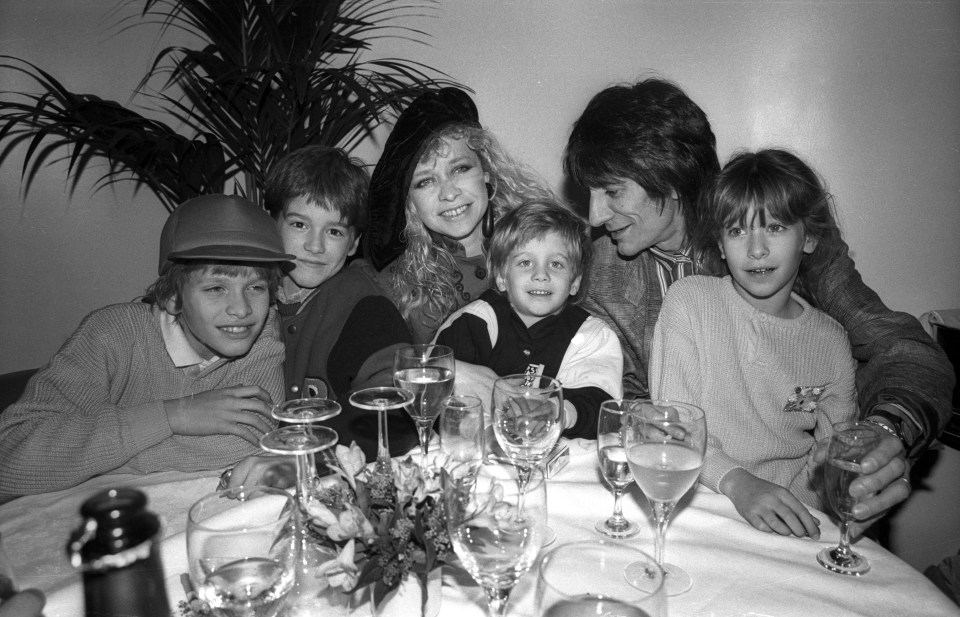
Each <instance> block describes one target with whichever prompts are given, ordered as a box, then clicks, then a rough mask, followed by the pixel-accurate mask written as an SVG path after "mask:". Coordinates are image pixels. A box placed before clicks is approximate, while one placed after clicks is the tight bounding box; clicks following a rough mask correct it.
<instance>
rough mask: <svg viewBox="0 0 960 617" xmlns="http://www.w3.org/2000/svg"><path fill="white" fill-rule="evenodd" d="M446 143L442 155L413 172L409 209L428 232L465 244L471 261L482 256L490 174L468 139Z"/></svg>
mask: <svg viewBox="0 0 960 617" xmlns="http://www.w3.org/2000/svg"><path fill="white" fill-rule="evenodd" d="M443 141H444V143H445V144H446V146H447V147H446V148H445V149H444V150H443V152H441V153H440V154H436V155H432V156H428V158H427V159H426V160H425V161H420V162H419V163H418V164H417V166H416V168H414V170H413V176H412V178H411V180H410V191H409V193H408V198H407V199H408V202H409V207H411V208H413V210H415V211H416V213H417V216H418V217H419V218H420V220H421V221H423V224H424V225H425V226H426V228H427V229H429V230H430V231H432V232H434V233H438V234H441V235H443V236H446V237H448V238H450V239H453V240H457V241H459V242H460V243H462V244H463V245H464V248H465V249H466V251H467V256H468V257H470V256H473V255H479V254H480V253H481V252H482V251H481V242H482V239H483V238H482V233H481V230H480V221H481V220H483V215H484V213H485V212H486V211H487V187H486V182H487V180H488V179H489V174H487V173H485V172H484V171H483V167H482V165H481V163H480V157H479V156H477V153H476V152H474V151H473V150H471V149H470V148H469V146H467V140H466V139H453V138H444V139H443Z"/></svg>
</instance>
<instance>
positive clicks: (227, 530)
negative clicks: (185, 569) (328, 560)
mask: <svg viewBox="0 0 960 617" xmlns="http://www.w3.org/2000/svg"><path fill="white" fill-rule="evenodd" d="M296 512H297V508H296V506H295V504H294V501H293V498H292V497H291V496H290V495H289V494H288V493H287V492H286V491H282V490H280V489H274V488H268V487H263V486H253V487H245V486H238V487H235V488H230V489H225V490H222V491H218V492H216V493H213V494H211V495H208V496H206V497H204V498H203V499H201V500H199V501H198V502H196V503H195V504H194V505H193V506H192V507H191V508H190V512H189V514H188V516H187V559H188V563H189V568H190V578H191V579H192V580H193V585H194V587H195V588H196V589H197V593H198V595H199V596H200V599H201V600H203V601H204V602H206V603H207V604H209V605H210V608H211V609H212V610H213V614H214V615H216V616H217V617H274V616H275V615H276V614H277V613H278V612H279V611H280V609H281V608H282V607H283V604H284V600H285V598H286V597H287V595H288V594H289V593H290V591H291V589H293V586H294V582H295V579H296V576H295V568H294V563H295V559H296V554H297V541H296V538H297V533H296V516H297V515H296ZM132 591H134V590H132Z"/></svg>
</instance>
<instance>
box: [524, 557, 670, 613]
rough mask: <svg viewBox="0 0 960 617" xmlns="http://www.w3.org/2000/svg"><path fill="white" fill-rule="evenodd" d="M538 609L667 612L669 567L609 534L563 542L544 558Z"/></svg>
mask: <svg viewBox="0 0 960 617" xmlns="http://www.w3.org/2000/svg"><path fill="white" fill-rule="evenodd" d="M536 614H537V615H543V616H544V617H587V616H591V617H593V616H596V615H604V616H605V617H666V615H667V601H666V594H665V592H664V586H663V570H661V569H660V566H658V565H657V562H656V561H655V560H654V559H653V558H652V557H650V556H649V555H647V554H646V553H644V552H643V551H641V550H640V549H637V548H634V547H632V546H630V545H629V544H623V543H619V542H612V541H609V540H605V539H598V540H586V541H583V542H572V543H569V544H561V545H560V546H558V547H556V548H555V549H553V550H551V551H550V552H548V553H547V554H546V555H544V556H543V559H541V560H540V567H539V568H538V575H537V613H536Z"/></svg>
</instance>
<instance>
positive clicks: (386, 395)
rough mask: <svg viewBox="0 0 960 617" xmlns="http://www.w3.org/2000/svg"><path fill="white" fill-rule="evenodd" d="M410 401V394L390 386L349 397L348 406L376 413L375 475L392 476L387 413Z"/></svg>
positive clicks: (358, 392)
mask: <svg viewBox="0 0 960 617" xmlns="http://www.w3.org/2000/svg"><path fill="white" fill-rule="evenodd" d="M411 401H413V394H412V393H411V392H408V391H406V390H403V389H402V388H394V387H391V386H383V387H379V388H364V389H363V390H357V391H356V392H354V393H353V394H351V395H350V404H351V405H353V406H354V407H359V408H360V409H370V410H374V411H376V412H377V462H376V463H375V464H374V466H373V471H374V473H376V474H377V475H381V476H391V477H392V476H393V470H392V468H391V467H390V447H389V445H388V444H389V443H390V440H389V436H388V435H387V412H388V411H389V410H391V409H396V408H397V407H405V406H407V405H409V404H410V403H411Z"/></svg>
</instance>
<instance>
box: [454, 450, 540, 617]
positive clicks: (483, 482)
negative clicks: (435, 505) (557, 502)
mask: <svg viewBox="0 0 960 617" xmlns="http://www.w3.org/2000/svg"><path fill="white" fill-rule="evenodd" d="M511 469H512V468H510V467H506V466H505V465H503V464H500V463H496V462H485V463H481V464H479V465H477V464H475V463H473V462H468V463H462V464H460V465H455V466H453V467H452V468H451V469H449V470H447V469H443V470H442V471H441V483H442V486H443V494H444V503H445V506H446V515H447V531H448V532H449V534H450V542H451V544H452V545H453V550H454V552H455V553H456V554H457V557H459V558H460V561H461V562H462V563H463V566H464V568H465V569H466V571H467V572H468V573H469V574H470V576H471V577H473V579H474V580H475V581H477V583H479V584H480V586H481V587H483V591H484V593H485V595H486V597H487V608H488V611H489V614H490V617H502V616H503V615H506V614H507V602H508V601H509V599H510V592H511V591H512V590H513V587H514V586H515V585H516V584H517V581H519V580H520V578H521V577H522V576H523V575H524V574H525V573H526V572H527V571H528V570H529V569H530V567H531V566H532V565H533V563H534V562H535V561H536V559H537V553H539V551H540V546H541V545H542V543H543V530H544V528H545V527H544V521H543V512H542V510H540V509H539V508H534V507H528V508H524V507H523V506H522V505H521V504H522V501H523V499H522V496H523V491H521V490H520V486H519V484H518V483H517V481H516V479H515V477H514V476H515V472H514V473H511ZM527 491H529V492H530V493H531V495H530V497H529V498H528V499H527V501H530V502H533V501H537V502H538V503H539V502H542V503H545V502H546V489H545V484H544V481H543V474H542V473H541V472H540V471H539V470H536V471H534V472H532V473H531V476H530V478H529V481H528V483H527ZM534 494H535V495H536V498H537V499H533V497H534Z"/></svg>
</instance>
